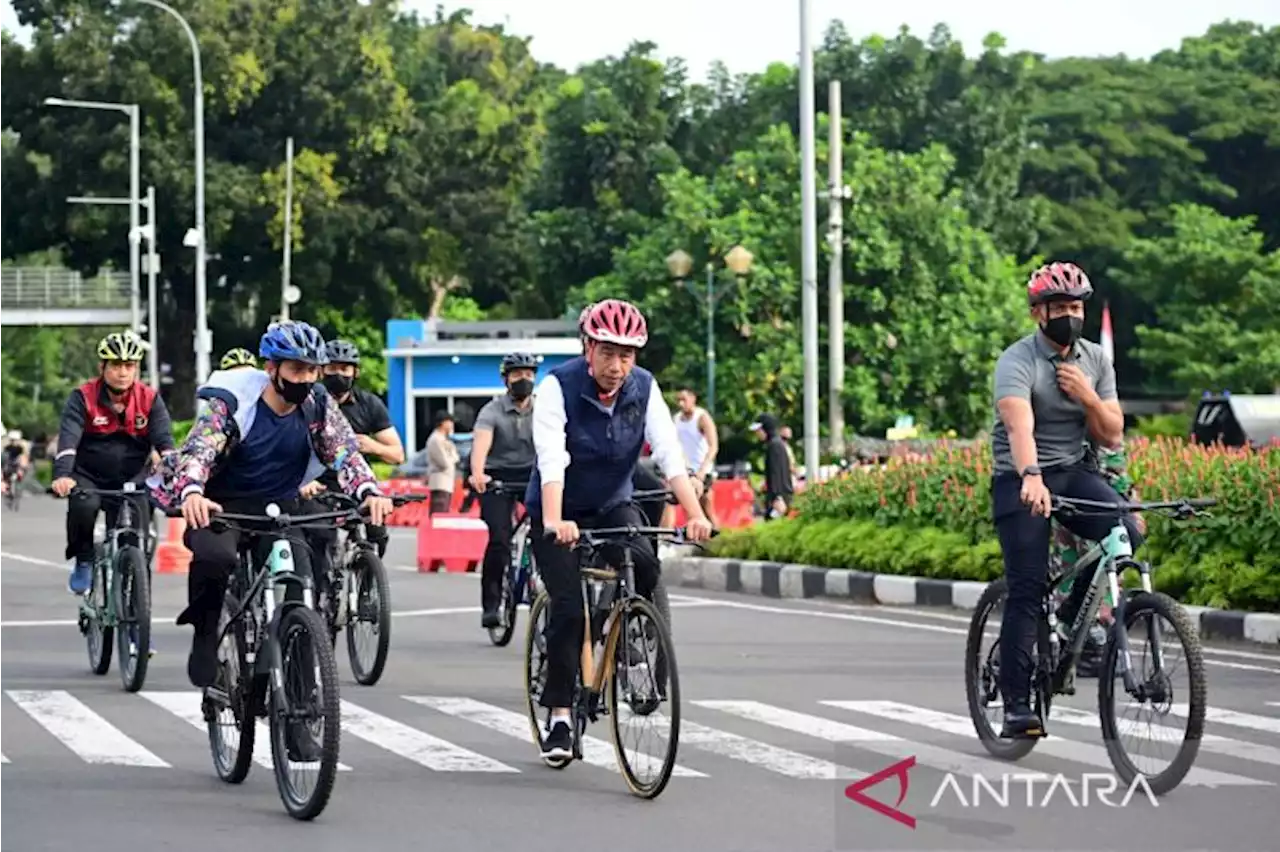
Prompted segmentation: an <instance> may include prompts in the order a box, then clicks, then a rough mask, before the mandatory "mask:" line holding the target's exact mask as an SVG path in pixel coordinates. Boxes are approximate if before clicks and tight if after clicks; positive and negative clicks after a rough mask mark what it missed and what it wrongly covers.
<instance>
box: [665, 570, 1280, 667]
mask: <svg viewBox="0 0 1280 852" xmlns="http://www.w3.org/2000/svg"><path fill="white" fill-rule="evenodd" d="M662 575H663V577H664V578H668V579H669V580H671V581H673V582H672V585H673V586H677V585H678V586H683V587H685V588H692V589H709V590H711V591H717V592H738V593H740V594H747V595H761V596H763V597H766V598H835V599H837V600H844V601H853V602H855V603H861V604H880V605H884V606H934V607H950V608H953V609H961V610H972V609H973V608H974V606H975V605H976V604H977V602H978V598H979V597H980V596H981V595H982V592H983V591H984V590H985V589H986V588H987V584H986V583H981V582H975V581H972V580H937V579H934V578H931V577H907V576H900V575H896V574H868V573H867V572H865V571H853V570H848V569H845V568H817V567H814V566H812V565H790V564H786V563H781V562H755V561H751V560H746V559H714V558H709V557H703V556H699V557H691V556H683V555H679V556H677V555H674V554H673V555H670V556H667V557H666V558H665V559H663V562H662ZM1184 609H1186V610H1187V612H1188V613H1190V614H1191V617H1192V618H1194V619H1195V620H1196V623H1197V626H1198V627H1199V629H1200V636H1201V637H1202V638H1206V639H1225V640H1231V641H1236V642H1254V643H1258V644H1262V645H1271V646H1278V645H1280V613H1266V612H1239V611H1236V610H1228V609H1212V608H1210V607H1204V606H1184Z"/></svg>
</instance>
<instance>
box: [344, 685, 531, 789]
mask: <svg viewBox="0 0 1280 852" xmlns="http://www.w3.org/2000/svg"><path fill="white" fill-rule="evenodd" d="M342 732H343V733H344V734H351V735H352V736H356V737H359V738H360V739H362V740H365V741H366V742H370V743H372V744H374V745H376V746H378V747H379V748H383V749H386V750H387V751H389V752H392V753H393V754H398V755H400V756H401V757H405V758H408V759H409V760H412V761H413V762H414V763H417V764H419V765H421V766H425V767H427V768H428V769H433V770H435V771H437V772H519V771H520V770H519V769H516V768H515V767H512V766H507V765H506V764H505V763H500V762H498V761H496V760H493V759H491V758H488V757H485V756H484V755H482V754H477V753H476V752H474V751H471V750H469V749H465V748H462V747H461V746H456V745H454V744H453V743H451V742H448V741H446V740H442V739H440V738H438V737H433V736H431V735H430V734H428V733H426V732H424V731H419V730H418V729H416V728H411V727H409V726H408V725H405V724H402V723H400V722H397V721H396V720H395V719H389V718H387V717H386V716H382V715H379V714H378V713H374V712H373V711H372V710H366V709H364V708H363V707H360V706H359V705H356V704H352V703H351V702H350V701H345V700H344V701H343V702H342Z"/></svg>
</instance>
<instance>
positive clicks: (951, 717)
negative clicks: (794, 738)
mask: <svg viewBox="0 0 1280 852" xmlns="http://www.w3.org/2000/svg"><path fill="white" fill-rule="evenodd" d="M822 703H823V704H825V705H827V706H829V707H839V708H841V709H842V710H851V711H853V712H855V713H866V714H868V715H872V716H877V717H879V718H882V719H891V720H893V721H895V722H904V723H907V724H912V725H921V726H923V727H925V728H928V729H929V730H933V731H943V732H944V733H948V734H954V735H955V736H958V737H965V738H967V739H970V740H973V741H974V742H976V741H977V734H976V733H974V730H973V722H972V721H971V720H970V719H968V718H966V717H964V716H960V715H957V714H955V713H943V712H941V711H938V710H929V709H927V708H924V707H917V706H915V705H914V704H902V703H900V702H897V701H823V702H822ZM1059 709H1061V708H1054V709H1053V710H1052V711H1051V714H1050V716H1049V720H1050V721H1051V722H1053V721H1058V717H1057V716H1056V715H1055V714H1056V713H1057V712H1058V710H1059ZM1094 729H1095V730H1098V728H1097V720H1096V719H1095V720H1094ZM1034 754H1048V755H1052V756H1053V757H1060V758H1063V759H1064V760H1070V761H1074V762H1076V763H1086V764H1089V765H1090V766H1097V767H1100V768H1102V769H1107V770H1110V769H1111V768H1112V765H1111V758H1110V757H1109V756H1108V755H1107V750H1106V749H1105V748H1103V747H1102V746H1096V745H1090V744H1088V743H1081V742H1075V741H1074V740H1064V739H1061V738H1060V737H1054V736H1049V737H1045V738H1043V739H1041V740H1040V742H1038V743H1036V749H1035V752H1034ZM1182 783H1184V784H1189V785H1191V786H1194V787H1267V786H1271V785H1270V784H1269V782H1266V781H1258V780H1255V779H1253V778H1245V777H1244V776H1241V775H1231V774H1229V773H1226V772H1214V771H1213V770H1209V769H1197V768H1193V769H1192V770H1191V771H1190V772H1188V773H1187V776H1186V778H1184V779H1183V781H1182Z"/></svg>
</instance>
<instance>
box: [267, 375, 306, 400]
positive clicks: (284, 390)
mask: <svg viewBox="0 0 1280 852" xmlns="http://www.w3.org/2000/svg"><path fill="white" fill-rule="evenodd" d="M272 384H273V385H274V386H275V389H276V392H277V393H279V394H280V396H282V397H284V401H285V402H287V403H289V404H290V405H302V403H304V402H306V401H307V397H308V396H310V395H311V382H291V381H289V380H287V379H282V378H280V376H279V375H277V376H276V377H275V379H274V380H273V381H272Z"/></svg>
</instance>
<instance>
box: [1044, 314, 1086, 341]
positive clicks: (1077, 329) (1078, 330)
mask: <svg viewBox="0 0 1280 852" xmlns="http://www.w3.org/2000/svg"><path fill="white" fill-rule="evenodd" d="M1040 330H1041V331H1043V332H1044V334H1045V337H1048V338H1049V339H1050V340H1052V341H1053V342H1054V343H1056V344H1058V345H1059V346H1074V345H1075V342H1076V341H1077V340H1079V339H1080V335H1082V334H1084V317H1071V316H1062V317H1054V318H1053V319H1051V320H1049V321H1048V322H1046V323H1044V324H1043V325H1041V326H1040Z"/></svg>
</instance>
